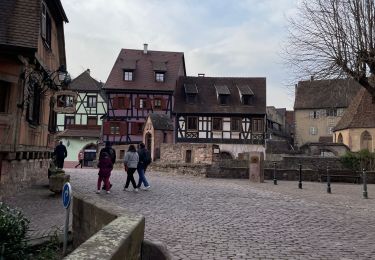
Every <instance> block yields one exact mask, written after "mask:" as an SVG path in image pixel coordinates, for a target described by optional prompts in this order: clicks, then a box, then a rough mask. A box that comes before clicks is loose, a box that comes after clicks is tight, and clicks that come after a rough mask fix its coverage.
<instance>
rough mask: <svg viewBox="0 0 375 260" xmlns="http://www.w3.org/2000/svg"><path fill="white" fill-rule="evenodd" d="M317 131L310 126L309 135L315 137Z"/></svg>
mask: <svg viewBox="0 0 375 260" xmlns="http://www.w3.org/2000/svg"><path fill="white" fill-rule="evenodd" d="M317 134H318V129H317V128H316V127H313V126H311V127H310V135H317Z"/></svg>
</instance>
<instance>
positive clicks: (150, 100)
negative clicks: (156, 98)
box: [146, 98, 152, 109]
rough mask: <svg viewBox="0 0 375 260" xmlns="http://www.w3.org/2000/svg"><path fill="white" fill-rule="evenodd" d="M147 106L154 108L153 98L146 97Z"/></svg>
mask: <svg viewBox="0 0 375 260" xmlns="http://www.w3.org/2000/svg"><path fill="white" fill-rule="evenodd" d="M146 108H147V109H151V108H152V99H151V98H148V99H146Z"/></svg>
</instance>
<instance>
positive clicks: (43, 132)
mask: <svg viewBox="0 0 375 260" xmlns="http://www.w3.org/2000/svg"><path fill="white" fill-rule="evenodd" d="M64 22H68V19H67V17H66V15H65V12H64V9H63V7H62V5H61V2H60V0H49V1H44V0H18V1H14V0H2V1H1V8H0V197H1V195H4V194H12V193H14V192H15V191H17V190H18V189H20V188H22V187H25V186H27V185H30V184H33V183H35V182H37V181H40V180H42V179H45V178H47V169H48V167H49V160H50V156H51V152H53V148H54V145H55V143H54V134H55V131H56V110H58V109H59V108H58V106H57V103H56V102H55V100H56V98H57V96H56V95H57V93H60V92H64V91H62V90H64V89H65V88H66V87H67V84H68V82H69V80H68V78H69V77H68V74H67V72H66V69H65V65H66V58H65V42H64ZM68 93H69V92H67V93H66V94H68ZM63 110H64V109H63V108H60V111H63Z"/></svg>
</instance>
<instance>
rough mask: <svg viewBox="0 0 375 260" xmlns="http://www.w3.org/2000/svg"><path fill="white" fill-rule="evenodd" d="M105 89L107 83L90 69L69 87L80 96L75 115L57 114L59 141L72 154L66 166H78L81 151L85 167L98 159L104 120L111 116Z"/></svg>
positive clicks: (68, 157) (69, 154) (66, 161)
mask: <svg viewBox="0 0 375 260" xmlns="http://www.w3.org/2000/svg"><path fill="white" fill-rule="evenodd" d="M102 87H103V84H102V83H101V82H98V81H97V80H96V79H94V78H93V77H92V76H91V75H90V70H89V69H88V70H85V71H84V72H82V73H81V74H80V75H79V76H78V77H76V78H75V79H73V81H72V82H71V84H70V85H69V89H70V90H72V91H75V92H76V93H77V102H76V108H75V113H69V114H58V115H57V129H58V131H59V132H60V133H59V134H58V138H59V139H61V140H62V141H63V142H64V144H65V145H66V148H67V151H68V156H67V158H66V159H65V165H64V166H65V167H72V166H74V165H76V164H77V162H78V158H77V157H78V153H79V151H80V150H83V152H84V160H83V165H84V166H89V167H91V166H92V164H93V161H94V160H95V158H96V151H97V149H98V142H99V141H100V134H101V127H102V120H103V119H102V118H103V116H104V115H105V114H106V113H107V102H106V96H105V94H104V92H103V90H102Z"/></svg>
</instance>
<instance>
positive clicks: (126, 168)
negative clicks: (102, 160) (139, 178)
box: [125, 164, 128, 172]
mask: <svg viewBox="0 0 375 260" xmlns="http://www.w3.org/2000/svg"><path fill="white" fill-rule="evenodd" d="M125 171H126V172H127V171H128V165H127V164H125Z"/></svg>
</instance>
